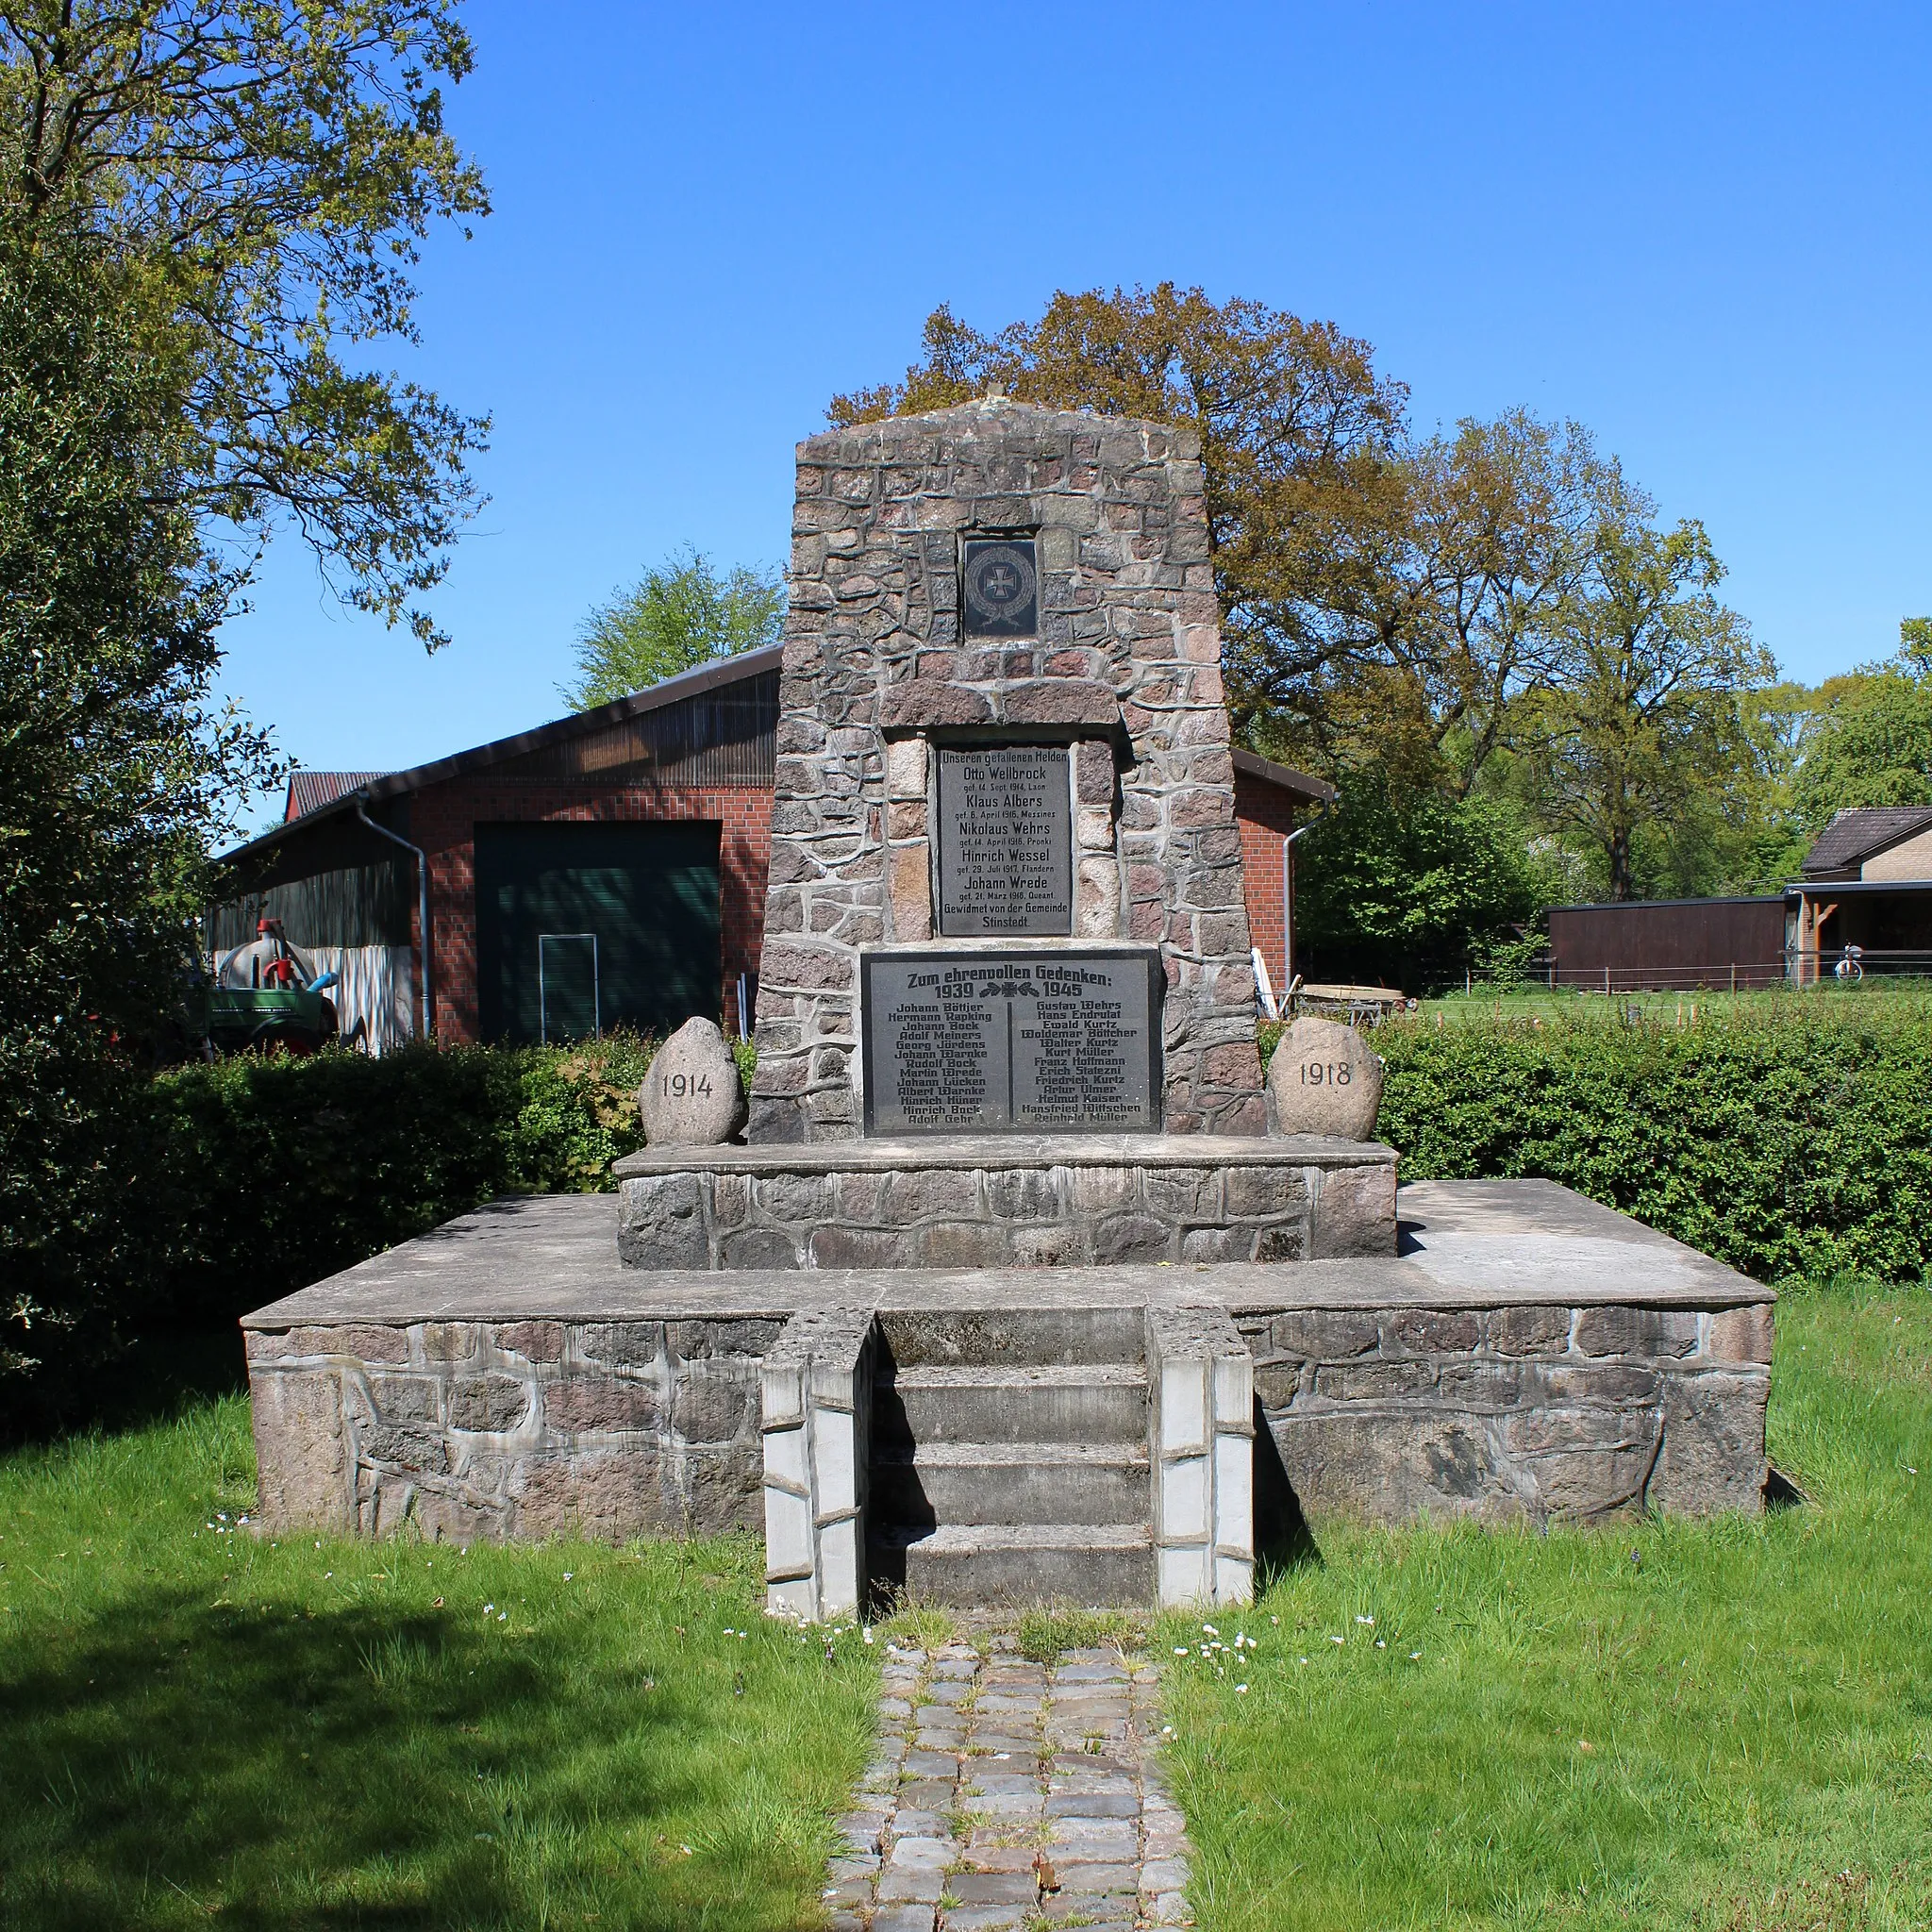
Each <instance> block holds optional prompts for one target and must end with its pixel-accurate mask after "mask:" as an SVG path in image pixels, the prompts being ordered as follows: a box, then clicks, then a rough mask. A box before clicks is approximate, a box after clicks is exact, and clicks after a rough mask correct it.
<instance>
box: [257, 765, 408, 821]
mask: <svg viewBox="0 0 1932 1932" xmlns="http://www.w3.org/2000/svg"><path fill="white" fill-rule="evenodd" d="M388 776H389V774H388V773H387V772H291V773H290V774H289V808H288V810H287V811H286V812H285V813H284V814H283V823H284V824H292V823H293V822H294V821H295V820H296V819H306V818H307V817H308V814H309V813H310V812H312V811H320V810H321V809H322V808H323V807H324V806H325V805H333V804H334V803H335V802H336V800H337V799H339V798H341V797H343V796H345V795H346V794H347V793H349V792H351V791H360V790H361V789H362V787H363V786H365V785H370V784H374V783H375V780H376V779H377V778H387V777H388Z"/></svg>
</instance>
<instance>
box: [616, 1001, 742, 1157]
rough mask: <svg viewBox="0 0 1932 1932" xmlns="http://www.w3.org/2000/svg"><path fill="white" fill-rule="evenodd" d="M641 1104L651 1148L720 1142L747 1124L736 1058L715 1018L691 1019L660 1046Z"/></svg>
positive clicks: (718, 1143)
mask: <svg viewBox="0 0 1932 1932" xmlns="http://www.w3.org/2000/svg"><path fill="white" fill-rule="evenodd" d="M638 1105H639V1107H640V1108H641V1110H642V1113H643V1117H644V1139H645V1140H646V1141H649V1142H650V1144H651V1145H652V1146H653V1147H722V1146H723V1145H724V1143H725V1141H729V1140H730V1139H731V1138H732V1136H733V1135H734V1134H736V1133H737V1132H738V1131H739V1130H740V1129H741V1127H742V1126H743V1125H744V1123H745V1116H746V1111H747V1109H746V1108H745V1102H744V1087H743V1084H742V1082H741V1081H740V1079H739V1077H738V1062H737V1061H736V1060H735V1059H733V1058H732V1057H731V1048H730V1046H729V1045H728V1044H727V1043H726V1041H725V1039H724V1034H723V1033H721V1032H720V1031H719V1030H718V1026H717V1024H716V1022H715V1021H711V1020H687V1021H686V1022H685V1023H684V1024H683V1025H682V1026H680V1027H679V1028H678V1029H677V1031H676V1032H675V1033H674V1034H673V1035H672V1036H671V1038H670V1039H669V1040H667V1041H665V1042H664V1044H663V1045H662V1046H660V1047H659V1048H658V1052H657V1055H656V1057H655V1058H653V1059H652V1061H651V1069H650V1072H649V1073H647V1074H645V1075H644V1084H643V1086H642V1087H641V1088H640V1089H639V1091H638Z"/></svg>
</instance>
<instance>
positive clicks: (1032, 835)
mask: <svg viewBox="0 0 1932 1932" xmlns="http://www.w3.org/2000/svg"><path fill="white" fill-rule="evenodd" d="M939 764H940V801H939V805H940V808H939V826H938V835H939V858H940V931H941V933H942V934H944V935H945V936H946V937H947V938H949V939H967V938H982V937H983V938H996V937H998V936H1000V935H1002V934H1005V933H1070V932H1072V931H1073V929H1074V825H1073V805H1072V802H1071V795H1070V791H1069V775H1068V753H1067V750H1066V747H1065V746H1064V745H1043V744H1002V745H985V746H974V747H972V748H970V749H959V748H955V747H953V746H950V745H941V747H940V752H939Z"/></svg>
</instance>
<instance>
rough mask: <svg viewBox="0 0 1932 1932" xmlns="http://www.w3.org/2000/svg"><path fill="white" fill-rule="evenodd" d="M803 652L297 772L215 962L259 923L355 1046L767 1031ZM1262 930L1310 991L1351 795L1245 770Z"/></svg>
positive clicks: (257, 849)
mask: <svg viewBox="0 0 1932 1932" xmlns="http://www.w3.org/2000/svg"><path fill="white" fill-rule="evenodd" d="M780 655H781V649H780V647H778V646H773V647H772V648H770V649H767V650H761V651H751V652H747V653H745V654H744V655H743V656H742V657H740V658H730V659H727V660H725V661H724V662H721V663H717V664H708V665H704V666H702V667H700V668H699V669H697V670H695V671H690V672H686V673H685V674H684V675H681V676H678V677H674V678H670V679H668V680H667V681H666V682H665V683H663V684H660V685H657V686H654V687H653V688H652V689H651V690H649V691H638V692H635V693H633V694H632V695H631V696H629V697H625V698H620V699H618V700H617V701H616V702H615V703H613V704H608V705H604V706H601V707H599V708H596V709H595V710H591V711H583V712H579V713H577V714H576V715H575V716H573V717H569V718H563V719H558V721H556V722H555V723H553V724H544V725H541V726H540V727H539V728H537V729H536V730H533V731H528V732H525V733H522V734H520V735H518V736H516V737H514V738H507V739H501V740H498V741H496V742H495V743H493V744H485V745H478V746H476V747H475V749H473V750H470V751H464V752H458V754H456V755H455V756H454V757H452V758H442V759H440V760H438V761H437V762H435V763H433V764H428V765H422V766H419V767H417V768H416V769H415V770H413V771H408V772H393V773H388V774H374V773H367V772H340V773H338V772H298V773H297V774H295V775H294V777H293V778H292V779H291V783H290V787H289V804H288V815H287V818H286V819H285V821H284V823H283V824H280V825H277V826H276V827H275V829H274V830H273V831H271V832H268V833H265V834H263V835H262V836H261V837H260V838H258V839H256V840H253V841H250V842H249V843H248V844H246V845H243V846H242V847H240V848H239V849H238V850H236V851H234V852H231V853H229V854H227V855H226V857H225V860H224V863H225V867H226V869H227V874H228V876H229V877H230V878H231V880H232V881H233V887H234V895H233V897H232V898H230V899H227V900H226V901H225V903H224V904H223V905H221V906H218V907H216V908H212V909H211V911H210V914H209V919H208V943H209V946H210V948H211V949H212V950H213V951H214V952H216V953H217V954H219V953H222V952H224V951H225V950H227V949H228V948H229V947H232V946H236V945H240V944H242V943H245V942H246V941H248V940H250V939H252V938H253V937H254V934H255V923H256V921H257V919H258V918H260V917H262V916H264V915H268V916H273V917H276V918H279V919H280V920H281V921H282V922H283V926H284V930H285V931H286V933H287V936H288V938H289V939H290V941H291V942H292V943H293V944H295V945H296V946H298V947H301V948H302V949H304V950H305V951H307V952H308V953H310V954H312V955H313V956H314V958H315V960H316V963H317V966H318V970H321V969H327V970H332V971H334V972H336V973H337V974H338V978H339V985H338V990H337V992H336V995H335V997H336V1004H337V1007H338V1009H339V1011H340V1013H341V1025H342V1032H343V1037H344V1038H345V1039H349V1040H354V1041H361V1042H362V1043H364V1044H366V1045H367V1046H369V1047H370V1048H371V1050H373V1051H377V1052H380V1051H381V1050H382V1049H383V1048H384V1047H386V1046H392V1045H395V1044H397V1043H399V1042H400V1041H402V1040H404V1039H406V1038H408V1037H409V1036H410V1035H411V1034H413V1033H415V1032H417V1031H419V1030H420V1016H421V1014H422V1011H423V1007H424V998H425V975H424V974H423V971H422V955H421V952H420V950H419V947H420V943H421V934H422V928H423V924H424V917H425V909H426V914H427V920H428V925H429V931H430V935H431V946H430V957H429V971H428V974H427V975H426V978H427V986H426V992H427V1002H428V1007H429V1010H430V1012H431V1014H432V1027H433V1031H434V1032H435V1034H436V1035H437V1037H438V1038H440V1039H443V1040H451V1041H470V1040H534V1039H540V1038H551V1039H555V1038H559V1037H567V1036H570V1035H573V1034H577V1033H582V1032H585V1031H590V1030H593V1029H601V1028H605V1027H608V1026H612V1025H616V1024H630V1025H635V1026H640V1027H653V1028H658V1029H659V1030H661V1029H663V1028H665V1027H668V1026H673V1025H675V1024H677V1023H678V1022H679V1021H680V1020H682V1019H685V1018H687V1017H689V1016H690V1015H691V1013H707V1014H715V1015H718V1016H720V1017H721V1018H722V1020H723V1023H724V1026H725V1028H726V1030H727V1031H731V1030H736V1029H737V1028H738V1027H739V1025H740V1023H741V1014H740V1004H739V1002H740V998H741V992H742V994H743V996H744V997H745V999H746V1002H747V1006H746V1009H745V1011H744V1013H743V1024H745V1025H747V1026H748V1025H749V1024H750V1017H751V1010H750V1008H751V1001H752V998H753V995H754V993H755V990H756V986H757V980H758V949H759V946H760V943H761V941H762V937H763V924H764V911H765V883H766V871H767V868H768V865H769V862H770V857H771V817H772V788H773V774H774V757H775V752H774V745H775V729H776V724H777V715H778V669H779V658H780ZM1234 758H1235V803H1236V810H1237V815H1238V818H1239V821H1240V826H1241V856H1242V862H1243V871H1244V875H1245V884H1246V891H1247V901H1248V919H1249V924H1250V926H1251V928H1252V930H1253V935H1254V941H1255V944H1256V945H1257V947H1258V948H1259V949H1260V952H1261V954H1262V957H1263V958H1264V959H1265V960H1266V961H1267V963H1268V969H1269V972H1270V974H1279V975H1280V976H1279V978H1278V979H1277V980H1276V985H1277V986H1285V985H1286V984H1287V982H1288V979H1289V977H1290V972H1289V961H1288V958H1287V957H1286V949H1287V947H1288V946H1289V944H1290V942H1291V935H1290V930H1289V928H1290V924H1291V921H1290V914H1291V903H1292V902H1291V892H1292V884H1291V863H1290V858H1289V847H1288V845H1287V842H1286V841H1287V838H1288V835H1289V834H1290V833H1291V832H1292V831H1293V830H1294V828H1295V826H1296V824H1298V823H1299V822H1300V820H1299V815H1301V814H1305V813H1306V812H1307V809H1308V808H1309V806H1310V805H1311V804H1313V803H1314V802H1316V801H1318V800H1326V799H1329V798H1332V797H1333V795H1334V794H1333V792H1332V791H1331V790H1330V788H1329V787H1327V786H1326V785H1324V784H1323V783H1322V782H1321V781H1320V780H1319V779H1316V778H1310V777H1307V776H1305V775H1304V774H1301V773H1298V772H1293V771H1290V770H1289V769H1288V768H1287V767H1286V766H1282V765H1277V764H1274V763H1272V762H1270V761H1269V760H1268V759H1265V758H1257V757H1256V756H1255V755H1254V754H1253V753H1251V752H1246V751H1237V752H1236V753H1235V755H1234Z"/></svg>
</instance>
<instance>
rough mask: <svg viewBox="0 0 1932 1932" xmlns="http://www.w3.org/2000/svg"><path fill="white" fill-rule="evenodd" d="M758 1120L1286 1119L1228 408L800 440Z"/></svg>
mask: <svg viewBox="0 0 1932 1932" xmlns="http://www.w3.org/2000/svg"><path fill="white" fill-rule="evenodd" d="M797 474H798V482H797V497H796V509H795V513H794V517H793V541H792V558H791V608H790V614H789V616H788V619H787V626H786V645H785V660H784V671H783V676H782V681H781V687H780V698H779V722H778V743H777V769H776V793H775V797H774V808H773V819H772V868H771V875H770V886H769V890H768V895H767V902H766V916H765V945H764V955H763V961H762V969H761V973H760V977H759V990H758V1074H757V1078H756V1082H755V1084H754V1088H753V1093H752V1110H751V1124H750V1130H749V1132H750V1138H751V1140H752V1141H754V1142H755V1143H756V1142H783V1141H839V1140H849V1139H853V1138H856V1137H858V1136H860V1135H883V1136H898V1135H909V1134H954V1135H957V1134H961V1133H973V1132H999V1131H1018V1132H1025V1133H1055V1132H1084V1133H1096V1132H1105V1133H1124V1132H1163V1131H1164V1132H1168V1133H1190V1132H1212V1133H1223V1134H1239V1135H1258V1134H1261V1133H1263V1132H1264V1131H1265V1126H1266V1120H1265V1110H1264V1106H1263V1101H1262V1092H1261V1079H1260V1067H1259V1063H1258V1060H1257V1056H1256V1050H1255V1042H1254V993H1253V985H1252V981H1251V978H1250V972H1251V969H1250V964H1249V936H1248V924H1247V910H1246V905H1245V901H1244V898H1243V894H1242V881H1241V841H1240V835H1239V833H1238V831H1237V828H1236V824H1235V817H1234V792H1233V780H1234V772H1233V763H1232V758H1231V757H1230V753H1229V745H1228V725H1227V713H1226V709H1225V707H1224V700H1223V693H1222V683H1221V642H1220V631H1219V625H1218V622H1217V609H1216V604H1215V596H1214V586H1213V574H1212V569H1211V566H1210V564H1209V562H1208V528H1207V510H1206V503H1205V498H1204V495H1203V483H1202V475H1201V466H1200V459H1199V447H1198V441H1197V439H1196V438H1195V436H1194V434H1193V432H1192V431H1191V430H1186V429H1176V428H1171V427H1169V426H1167V425H1158V424H1152V423H1134V422H1125V421H1120V420H1115V419H1109V418H1104V417H1095V416H1091V415H1087V414H1085V413H1082V412H1075V411H1058V410H1050V409H1042V408H1033V407H1031V406H1027V405H1023V404H1019V403H1015V402H1012V401H1010V400H1008V399H1006V398H999V397H993V398H989V399H987V400H986V401H983V402H979V403H972V404H967V405H965V406H963V407H961V408H953V409H946V410H941V411H938V412H935V413H933V414H930V415H923V416H908V417H896V418H891V419H889V420H887V421H885V422H881V423H874V424H868V425H862V426H859V427H856V428H852V429H844V430H833V431H828V432H826V433H825V434H824V435H822V436H817V437H813V438H811V439H809V440H808V441H806V442H803V443H801V444H800V445H799V448H798V473H797Z"/></svg>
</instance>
